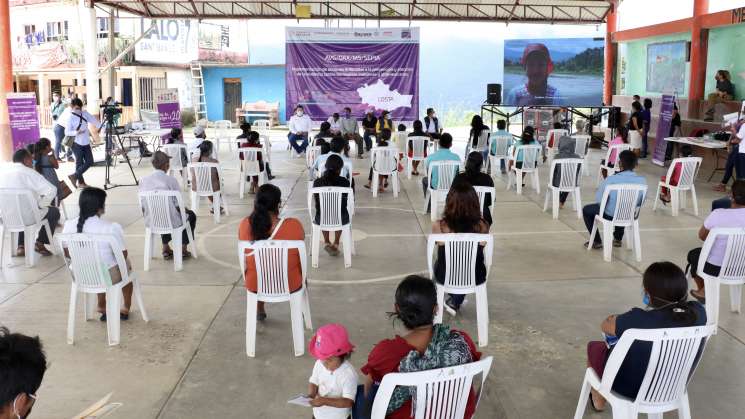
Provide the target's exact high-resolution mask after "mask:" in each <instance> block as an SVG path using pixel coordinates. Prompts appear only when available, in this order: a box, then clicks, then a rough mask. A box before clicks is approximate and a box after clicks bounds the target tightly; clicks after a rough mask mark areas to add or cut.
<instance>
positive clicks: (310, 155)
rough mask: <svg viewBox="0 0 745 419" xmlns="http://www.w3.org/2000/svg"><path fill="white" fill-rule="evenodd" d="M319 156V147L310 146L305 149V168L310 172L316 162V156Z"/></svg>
mask: <svg viewBox="0 0 745 419" xmlns="http://www.w3.org/2000/svg"><path fill="white" fill-rule="evenodd" d="M320 155H321V146H320V145H310V146H308V148H306V149H305V166H306V167H307V168H308V170H310V169H311V168H312V167H313V165H314V164H315V162H316V159H317V158H318V156H320Z"/></svg>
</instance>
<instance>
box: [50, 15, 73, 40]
mask: <svg viewBox="0 0 745 419" xmlns="http://www.w3.org/2000/svg"><path fill="white" fill-rule="evenodd" d="M46 35H47V42H49V41H61V40H65V41H66V40H67V39H68V38H67V21H66V20H65V21H62V22H47V34H46Z"/></svg>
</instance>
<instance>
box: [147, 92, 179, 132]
mask: <svg viewBox="0 0 745 419" xmlns="http://www.w3.org/2000/svg"><path fill="white" fill-rule="evenodd" d="M153 94H154V95H155V108H156V109H157V110H158V121H159V122H160V128H161V129H168V128H181V109H180V108H179V104H178V89H155V90H154V91H153Z"/></svg>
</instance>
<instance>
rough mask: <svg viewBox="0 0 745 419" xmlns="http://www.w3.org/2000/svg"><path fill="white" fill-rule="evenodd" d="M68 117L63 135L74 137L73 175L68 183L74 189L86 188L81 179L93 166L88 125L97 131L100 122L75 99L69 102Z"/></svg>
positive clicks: (99, 128)
mask: <svg viewBox="0 0 745 419" xmlns="http://www.w3.org/2000/svg"><path fill="white" fill-rule="evenodd" d="M70 112H71V113H70V117H69V118H68V120H67V123H66V125H65V135H68V136H74V137H75V142H74V143H73V144H72V152H73V154H75V173H73V174H71V175H70V176H69V178H70V182H72V184H73V186H75V187H76V188H78V187H80V188H84V187H86V186H88V185H87V184H86V183H85V179H83V173H85V171H86V170H88V169H89V168H90V167H91V166H92V165H93V150H92V149H91V134H90V132H89V131H88V124H93V126H94V127H95V128H96V130H97V131H100V130H101V125H102V124H101V122H99V121H98V119H96V117H94V116H93V115H91V114H89V113H88V112H87V111H84V110H83V101H82V100H80V99H79V98H75V99H73V100H72V102H70Z"/></svg>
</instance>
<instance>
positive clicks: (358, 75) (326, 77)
mask: <svg viewBox="0 0 745 419" xmlns="http://www.w3.org/2000/svg"><path fill="white" fill-rule="evenodd" d="M286 42H287V46H286V63H287V64H286V72H285V74H286V76H285V77H286V86H287V90H286V98H287V102H286V112H287V115H291V114H292V113H293V109H294V107H295V106H296V105H303V107H304V108H305V112H306V113H307V114H308V115H309V116H310V117H311V119H313V120H316V121H321V120H323V121H325V120H326V119H327V118H328V117H329V116H330V115H331V114H333V113H334V112H339V113H341V112H342V109H343V108H344V107H350V108H351V109H352V113H353V114H354V115H355V116H356V117H358V118H361V117H362V116H363V115H364V113H365V112H366V111H369V110H374V111H375V113H376V114H378V113H379V112H380V111H381V110H387V111H389V112H390V113H391V118H392V119H393V120H394V121H413V120H416V119H418V116H419V28H376V29H356V28H355V29H327V28H287V31H286Z"/></svg>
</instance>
